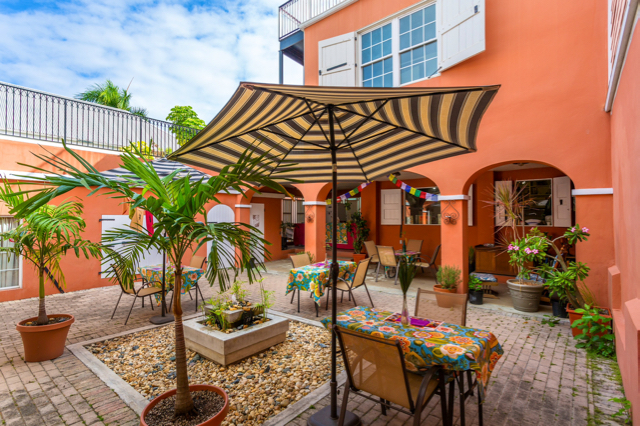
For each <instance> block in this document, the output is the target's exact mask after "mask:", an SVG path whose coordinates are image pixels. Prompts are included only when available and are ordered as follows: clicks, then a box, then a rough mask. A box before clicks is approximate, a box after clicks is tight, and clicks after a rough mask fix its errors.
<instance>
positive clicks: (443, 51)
mask: <svg viewBox="0 0 640 426" xmlns="http://www.w3.org/2000/svg"><path fill="white" fill-rule="evenodd" d="M437 7H438V9H439V10H440V12H439V14H440V27H439V37H438V44H439V45H440V55H438V56H439V58H440V64H439V65H440V67H439V68H440V70H441V71H442V70H446V69H447V68H451V67H452V66H454V65H456V64H459V63H460V62H462V61H464V60H466V59H469V58H470V57H472V56H474V55H477V54H478V53H480V52H484V50H485V35H484V33H485V31H484V28H485V24H484V15H485V11H484V0H441V1H439V2H438V6H437Z"/></svg>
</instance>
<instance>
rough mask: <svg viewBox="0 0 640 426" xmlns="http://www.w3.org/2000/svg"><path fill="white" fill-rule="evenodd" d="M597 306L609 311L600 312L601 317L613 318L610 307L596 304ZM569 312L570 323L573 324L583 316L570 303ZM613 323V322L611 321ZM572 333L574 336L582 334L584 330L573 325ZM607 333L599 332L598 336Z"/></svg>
mask: <svg viewBox="0 0 640 426" xmlns="http://www.w3.org/2000/svg"><path fill="white" fill-rule="evenodd" d="M595 308H598V309H600V310H601V311H602V310H605V311H607V313H606V314H600V316H601V317H604V318H611V311H610V310H609V308H601V307H600V306H595ZM567 313H568V314H569V323H570V324H571V325H573V322H574V321H576V320H579V319H580V318H582V314H579V313H577V312H576V311H574V310H573V307H572V306H571V305H570V304H567ZM609 324H611V323H609ZM571 334H572V335H573V337H577V336H579V335H581V334H582V330H580V329H579V328H577V327H571ZM605 334H606V333H598V336H604V335H605Z"/></svg>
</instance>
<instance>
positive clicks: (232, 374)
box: [87, 321, 342, 426]
mask: <svg viewBox="0 0 640 426" xmlns="http://www.w3.org/2000/svg"><path fill="white" fill-rule="evenodd" d="M174 341H175V340H174V327H173V325H172V324H170V325H167V326H164V327H158V328H154V329H151V330H146V331H142V332H139V333H134V334H129V335H126V336H123V337H118V338H115V339H112V340H106V341H104V342H100V343H95V344H93V345H89V346H87V349H88V350H89V351H91V352H92V353H93V354H94V355H95V356H96V357H97V358H98V359H100V360H101V361H102V362H103V363H104V364H105V365H107V366H108V367H109V368H110V369H111V370H113V371H114V372H115V373H117V374H118V375H119V376H120V377H122V378H123V379H124V380H125V381H126V382H127V383H129V384H130V385H131V386H132V387H133V388H135V389H136V390H137V391H138V392H140V393H141V394H142V395H143V396H144V397H146V398H148V399H150V400H151V399H153V398H155V397H156V396H158V395H160V394H161V393H163V392H166V391H168V390H170V389H173V388H175V387H176V380H175V376H176V373H175V363H174V361H175V352H174ZM330 345H331V335H330V334H329V332H327V331H326V330H325V329H324V328H319V327H315V326H312V325H308V324H304V323H300V322H296V321H291V322H290V323H289V331H288V332H287V338H286V340H285V341H284V342H283V343H280V344H279V345H276V346H273V347H271V348H269V349H268V350H266V351H263V352H261V353H259V354H256V355H253V356H252V357H250V358H246V359H244V360H242V361H239V362H237V363H235V364H232V365H228V366H227V367H223V366H221V365H219V364H216V363H214V362H213V361H209V360H208V359H206V358H203V357H200V355H198V354H197V353H195V352H192V351H190V350H187V359H188V360H189V361H188V363H189V383H191V384H199V383H202V384H212V385H216V386H219V387H221V388H223V389H225V390H226V391H227V393H228V395H229V404H230V410H229V415H228V416H227V418H226V420H225V422H223V425H236V424H238V425H239V424H243V425H245V426H252V425H260V424H262V422H264V421H265V420H267V419H268V418H269V417H272V416H274V415H276V414H278V413H279V412H281V411H282V410H284V409H285V408H286V407H287V406H288V405H290V404H292V403H294V402H295V401H297V400H299V399H300V398H302V397H304V396H305V395H307V394H308V393H309V392H311V391H312V390H314V389H316V388H318V387H320V386H321V385H322V384H323V383H325V382H327V381H329V377H330V374H331V350H330ZM341 370H342V360H341V358H340V357H338V371H341Z"/></svg>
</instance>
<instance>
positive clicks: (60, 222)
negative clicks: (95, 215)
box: [0, 181, 101, 362]
mask: <svg viewBox="0 0 640 426" xmlns="http://www.w3.org/2000/svg"><path fill="white" fill-rule="evenodd" d="M0 200H2V201H3V202H4V203H6V204H7V205H8V206H9V207H10V208H12V209H14V208H17V209H20V207H21V204H22V203H24V202H25V197H24V194H23V193H20V192H14V190H13V188H12V187H11V185H10V184H9V183H8V182H6V181H5V183H4V186H3V187H2V188H0ZM27 200H28V199H27ZM16 218H18V219H20V223H19V225H18V226H17V227H16V228H15V229H12V230H10V231H7V232H5V233H3V234H2V235H0V238H1V239H3V240H8V241H11V242H12V243H13V244H12V245H11V246H9V247H0V251H1V252H5V253H7V254H9V256H22V258H23V259H25V260H26V261H27V262H29V263H31V264H32V265H33V267H34V268H35V270H36V272H37V274H38V286H39V298H40V300H39V309H38V316H37V317H33V318H28V319H26V320H23V321H20V322H19V323H18V325H17V326H16V329H17V330H18V331H19V332H20V335H21V336H22V343H23V344H24V359H25V361H27V362H40V361H47V360H51V359H54V358H57V357H59V356H60V355H62V353H63V352H64V347H65V343H66V340H67V334H68V333H69V328H70V327H71V324H73V322H74V321H75V319H74V317H73V315H71V314H49V315H47V310H46V306H45V282H46V281H50V282H51V283H52V284H57V285H58V286H62V287H64V285H65V275H64V273H63V272H62V268H61V267H60V260H61V259H62V258H63V256H64V255H65V254H66V253H67V252H68V251H69V250H71V251H72V252H75V253H76V255H77V256H78V257H79V256H80V253H82V254H84V256H85V257H86V258H87V259H88V258H90V257H96V258H99V257H100V256H101V251H100V245H99V244H94V243H92V242H90V241H87V240H83V239H82V233H83V232H84V229H85V222H84V220H83V219H82V204H81V203H78V202H66V203H63V204H61V205H59V206H53V205H49V204H44V205H42V206H40V207H39V208H38V209H36V210H35V211H33V212H31V213H29V214H25V215H16Z"/></svg>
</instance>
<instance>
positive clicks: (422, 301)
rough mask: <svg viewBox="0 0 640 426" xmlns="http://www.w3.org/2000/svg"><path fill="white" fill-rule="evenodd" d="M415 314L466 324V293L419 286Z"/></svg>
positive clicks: (450, 322) (451, 322)
mask: <svg viewBox="0 0 640 426" xmlns="http://www.w3.org/2000/svg"><path fill="white" fill-rule="evenodd" d="M415 316H416V317H421V318H428V319H431V320H436V321H444V322H446V323H449V324H456V325H461V326H463V327H464V326H466V322H467V294H460V293H441V292H436V291H431V290H424V289H421V288H419V289H418V294H417V296H416V310H415Z"/></svg>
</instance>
